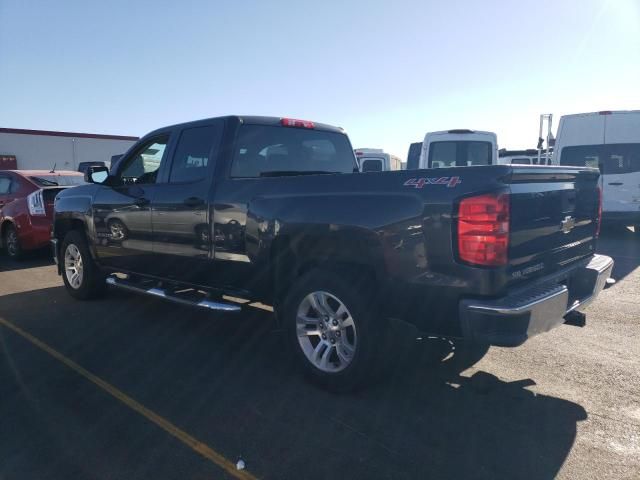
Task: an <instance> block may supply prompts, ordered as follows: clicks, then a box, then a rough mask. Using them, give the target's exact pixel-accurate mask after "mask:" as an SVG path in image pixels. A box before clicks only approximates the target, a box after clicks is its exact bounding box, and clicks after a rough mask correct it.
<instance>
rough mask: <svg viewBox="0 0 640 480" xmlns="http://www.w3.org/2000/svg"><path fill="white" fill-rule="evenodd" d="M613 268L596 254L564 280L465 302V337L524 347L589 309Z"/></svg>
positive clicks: (462, 307)
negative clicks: (529, 341) (523, 345)
mask: <svg viewBox="0 0 640 480" xmlns="http://www.w3.org/2000/svg"><path fill="white" fill-rule="evenodd" d="M612 269H613V260H612V259H611V258H610V257H607V256H605V255H594V256H593V258H592V259H591V260H590V261H589V263H588V264H586V265H584V266H581V267H579V268H576V269H575V270H572V271H571V272H570V273H569V274H568V275H567V276H566V277H565V278H563V279H561V280H558V279H549V281H548V282H544V281H542V282H539V283H536V284H535V285H533V286H530V287H528V288H524V289H520V290H519V291H518V292H515V293H512V294H509V295H507V296H505V297H502V298H499V299H493V300H478V299H463V300H461V301H460V304H459V312H460V321H461V327H462V332H463V335H464V337H465V338H466V339H468V340H471V341H474V342H479V343H489V344H492V345H499V346H505V347H515V346H518V345H521V344H523V343H524V342H525V341H526V340H527V339H528V338H530V337H532V336H534V335H537V334H539V333H543V332H547V331H549V330H551V329H552V328H555V327H557V326H559V325H561V324H563V323H564V316H565V315H567V314H568V313H570V312H572V311H574V310H577V311H582V310H583V309H584V308H586V307H587V305H589V303H591V302H592V301H593V300H594V299H595V298H596V297H597V296H598V294H599V293H600V291H601V290H602V289H603V288H604V286H605V284H606V281H607V279H608V278H609V277H610V276H611V270H612Z"/></svg>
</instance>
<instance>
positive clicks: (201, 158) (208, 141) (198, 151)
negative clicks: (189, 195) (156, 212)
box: [169, 125, 220, 183]
mask: <svg viewBox="0 0 640 480" xmlns="http://www.w3.org/2000/svg"><path fill="white" fill-rule="evenodd" d="M219 134H220V129H219V128H217V127H216V126H214V125H207V126H206V127H196V128H187V129H186V130H183V131H182V134H181V135H180V140H179V141H178V146H177V147H176V153H175V155H174V156H173V164H172V165H171V174H170V175H169V182H171V183H179V182H195V181H197V180H202V179H204V178H205V177H206V174H207V168H208V167H209V165H210V156H211V148H212V146H213V145H214V142H215V144H216V145H217V144H218V141H219Z"/></svg>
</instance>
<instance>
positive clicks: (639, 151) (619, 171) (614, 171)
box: [602, 112, 640, 212]
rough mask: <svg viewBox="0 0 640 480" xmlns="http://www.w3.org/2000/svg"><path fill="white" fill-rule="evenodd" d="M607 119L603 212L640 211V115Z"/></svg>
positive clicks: (615, 115)
mask: <svg viewBox="0 0 640 480" xmlns="http://www.w3.org/2000/svg"><path fill="white" fill-rule="evenodd" d="M603 116H604V118H605V144H606V150H605V152H604V153H605V154H604V164H603V166H602V173H603V184H604V198H603V200H604V205H603V207H604V210H606V211H610V212H638V211H640V112H617V113H612V114H610V115H603Z"/></svg>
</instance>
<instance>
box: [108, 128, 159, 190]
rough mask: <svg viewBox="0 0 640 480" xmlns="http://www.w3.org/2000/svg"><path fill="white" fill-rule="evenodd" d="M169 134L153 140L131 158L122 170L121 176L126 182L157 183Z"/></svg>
mask: <svg viewBox="0 0 640 480" xmlns="http://www.w3.org/2000/svg"><path fill="white" fill-rule="evenodd" d="M168 141H169V137H168V136H163V137H160V138H157V139H155V140H151V141H150V142H149V143H147V144H146V145H145V146H143V147H142V148H141V149H139V150H138V151H137V152H136V153H135V154H134V155H133V157H131V158H129V159H128V160H126V161H127V164H126V165H125V166H124V167H123V169H122V171H121V172H120V178H121V179H122V181H123V182H124V183H142V184H145V183H146V184H148V183H156V177H157V175H158V170H159V169H160V163H161V162H162V158H163V157H164V152H165V150H166V149H167V142H168Z"/></svg>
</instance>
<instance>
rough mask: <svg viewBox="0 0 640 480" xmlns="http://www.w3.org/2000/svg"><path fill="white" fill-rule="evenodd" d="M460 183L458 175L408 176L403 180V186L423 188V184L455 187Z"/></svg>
mask: <svg viewBox="0 0 640 480" xmlns="http://www.w3.org/2000/svg"><path fill="white" fill-rule="evenodd" d="M461 183H462V179H460V177H434V178H424V177H423V178H410V179H409V180H407V181H406V182H404V186H405V187H413V188H424V186H425V185H446V186H447V188H455V187H456V186H458V185H460V184H461Z"/></svg>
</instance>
